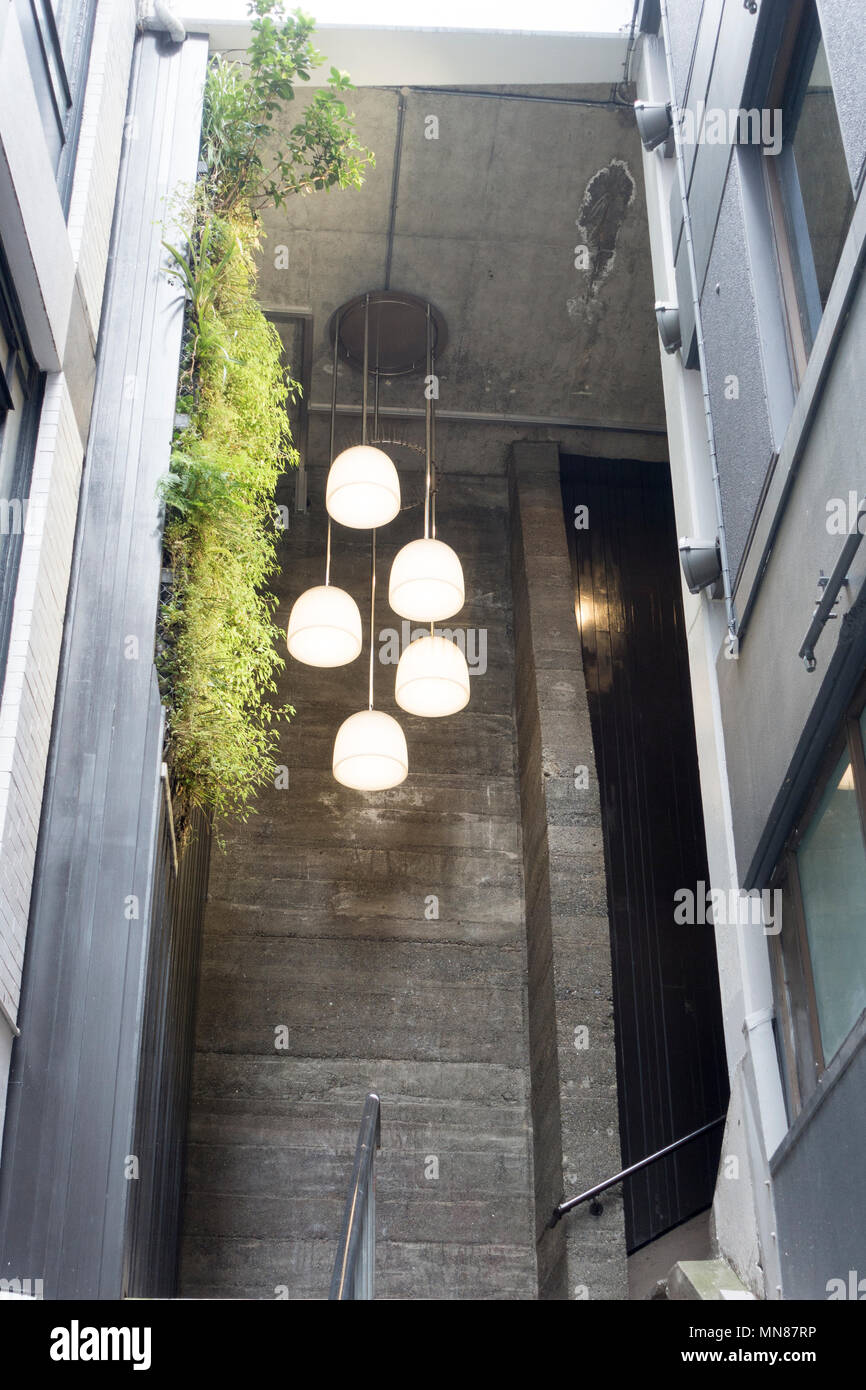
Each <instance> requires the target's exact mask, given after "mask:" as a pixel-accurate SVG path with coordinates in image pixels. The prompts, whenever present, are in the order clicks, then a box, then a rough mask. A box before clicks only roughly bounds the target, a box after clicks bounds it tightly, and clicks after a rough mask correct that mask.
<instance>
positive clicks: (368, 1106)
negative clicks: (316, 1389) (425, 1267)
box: [328, 1091, 382, 1302]
mask: <svg viewBox="0 0 866 1390" xmlns="http://www.w3.org/2000/svg"><path fill="white" fill-rule="evenodd" d="M381 1137H382V1118H381V1106H380V1102H379V1097H378V1096H377V1095H376V1093H375V1091H371V1092H370V1094H369V1095H368V1096H367V1099H366V1100H365V1102H364V1112H363V1114H362V1116H361V1127H360V1130H359V1132H358V1143H357V1146H356V1148H355V1161H354V1164H353V1166H352V1180H351V1183H350V1184H349V1194H348V1196H347V1198H346V1206H345V1210H344V1212H343V1223H342V1226H341V1228H340V1238H339V1241H338V1242H337V1255H336V1258H335V1260H334V1272H333V1275H332V1277H331V1291H330V1293H329V1295H328V1299H329V1301H331V1300H335V1301H339V1302H345V1301H349V1300H353V1299H372V1298H373V1297H374V1295H375V1274H376V1173H375V1165H376V1150H377V1149H378V1148H379V1147H380V1145H381Z"/></svg>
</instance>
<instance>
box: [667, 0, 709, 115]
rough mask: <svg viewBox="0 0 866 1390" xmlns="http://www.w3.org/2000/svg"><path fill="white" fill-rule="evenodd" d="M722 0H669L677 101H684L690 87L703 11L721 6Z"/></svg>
mask: <svg viewBox="0 0 866 1390" xmlns="http://www.w3.org/2000/svg"><path fill="white" fill-rule="evenodd" d="M721 3H722V0H668V14H669V16H670V26H671V56H672V58H673V65H674V81H675V83H676V88H677V101H678V102H680V103H682V102H683V101H684V100H685V98H686V94H687V91H688V87H689V77H690V75H691V69H692V56H693V54H694V49H695V39H696V38H697V35H698V26H699V25H700V24H701V23H702V18H701V16H702V12H703V10H704V9H706V8H707V7H709V8H710V9H715V8H718V7H720V5H721Z"/></svg>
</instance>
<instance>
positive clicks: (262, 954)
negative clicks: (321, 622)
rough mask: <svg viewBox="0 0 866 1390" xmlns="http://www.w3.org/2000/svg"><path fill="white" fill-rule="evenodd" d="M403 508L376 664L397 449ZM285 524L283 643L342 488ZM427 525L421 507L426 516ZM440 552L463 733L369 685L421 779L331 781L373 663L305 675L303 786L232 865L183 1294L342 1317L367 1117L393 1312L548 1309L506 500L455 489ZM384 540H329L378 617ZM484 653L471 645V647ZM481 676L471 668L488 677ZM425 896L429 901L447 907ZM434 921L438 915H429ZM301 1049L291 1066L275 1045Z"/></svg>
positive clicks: (388, 680) (297, 693)
mask: <svg viewBox="0 0 866 1390" xmlns="http://www.w3.org/2000/svg"><path fill="white" fill-rule="evenodd" d="M394 453H395V456H396V458H397V461H398V466H399V468H400V470H401V475H402V478H403V500H404V506H406V505H407V504H408V509H407V510H405V511H403V512H402V513H401V514H400V516H399V517H398V518H397V520H396V521H394V522H393V523H392V524H391V525H390V526H389V527H387V528H386V529H383V530H382V531H381V532H380V533H379V537H378V561H379V591H378V592H379V597H378V605H377V621H376V631H377V642H376V648H377V653H379V652H380V651H383V652H384V654H385V655H386V656H388V655H389V654H390V653H389V645H390V638H389V635H388V631H387V630H388V629H396V631H397V632H398V633H399V632H400V629H401V620H400V619H398V618H397V616H396V615H395V614H393V613H392V612H391V610H390V609H389V607H388V603H387V577H388V573H389V569H390V563H391V559H392V557H393V555H394V554H395V553H396V550H397V548H398V547H399V546H400V545H401V544H403V543H405V542H406V541H408V540H409V539H411V538H413V537H414V536H416V535H418V534H419V530H420V527H421V524H422V518H421V509H420V506H419V505H418V503H419V502H420V497H421V485H422V474H421V473H420V471H419V465H420V460H419V458H418V455H417V454H410V453H408V451H405V450H404V451H399V450H395V451H394ZM310 482H311V486H310V498H311V507H310V511H309V513H308V515H307V516H306V517H302V518H298V519H293V522H292V529H291V531H290V532H289V534H288V536H287V539H286V550H285V564H284V568H283V571H282V574H281V575H280V577H279V579H278V581H277V593H278V596H279V600H280V606H279V614H278V617H279V621H280V623H281V624H282V625H285V623H286V622H287V621H288V615H289V610H290V607H291V604H292V602H293V601H294V599H295V598H296V597H297V596H298V594H299V593H300V592H301V591H302V590H304V589H306V588H308V587H309V586H311V585H313V584H318V583H321V582H322V575H323V557H324V542H325V514H324V508H323V505H322V498H323V491H324V474H323V472H322V470H321V468H317V469H315V470H314V471H313V472H312V473H311V479H310ZM413 504H414V505H413ZM439 534H440V536H442V538H443V539H447V540H448V542H449V544H452V545H453V546H454V547H455V548H456V550H457V551H458V553H459V554H460V556H461V558H462V561H463V567H464V573H465V577H466V585H467V600H466V605H465V607H464V609H463V610H462V612H461V613H460V614H459V615H458V617H457V618H455V619H454V620H453V623H448V624H446V626H459V627H461V628H468V629H471V630H472V631H473V632H474V633H475V634H476V635H477V638H478V641H479V646H477V647H475V648H474V650H475V651H476V652H482V651H484V650H485V648H486V670H484V672H483V673H482V672H481V669H480V666H481V663H478V665H479V673H478V674H477V675H475V676H472V678H471V683H472V694H471V700H470V704H469V706H468V708H467V709H466V710H465V711H464V712H463V713H461V714H459V715H456V716H454V717H452V718H450V719H446V720H420V719H417V718H413V717H411V716H408V715H403V714H401V712H400V711H399V710H397V708H396V706H395V704H394V698H393V686H394V674H395V666H394V665H393V664H383V663H382V662H381V661H380V660H378V659H377V661H376V669H375V676H376V704H377V707H380V708H383V709H385V710H388V711H389V712H392V713H395V714H396V715H397V716H398V717H399V718H400V722H401V724H402V725H403V727H404V729H405V732H406V736H407V740H408V745H409V759H410V767H409V777H408V779H407V780H406V781H405V782H404V783H403V785H402V786H400V787H398V788H396V789H394V790H392V791H389V792H381V793H377V794H372V793H371V794H364V793H359V792H353V791H349V790H347V789H346V788H344V787H341V786H340V785H339V784H338V783H337V782H336V781H335V780H334V779H333V776H332V773H331V755H332V750H333V741H334V737H335V735H336V732H337V728H338V727H339V724H340V722H341V720H342V719H344V718H346V717H347V716H348V715H349V714H351V713H352V712H353V711H354V710H356V709H359V708H363V707H365V705H366V690H367V652H368V650H369V649H368V648H367V647H365V652H364V654H363V655H362V657H360V658H358V660H357V661H356V662H354V663H353V664H352V665H350V666H348V667H345V668H340V669H338V670H334V671H326V670H318V669H314V668H312V667H305V666H302V665H299V664H297V663H294V662H291V661H290V662H289V665H288V668H287V670H286V671H285V672H284V674H283V675H282V676H281V678H280V682H279V685H280V696H281V697H282V698H284V699H286V698H288V699H290V700H291V701H292V702H293V703H294V704H295V706H296V708H297V715H296V717H295V719H294V720H293V721H292V723H291V725H290V726H289V727H288V729H286V731H285V732H284V734H283V736H282V742H281V748H282V758H281V760H282V762H283V763H284V764H285V766H286V768H287V777H288V786H287V787H279V788H277V787H274V788H270V789H267V790H266V791H264V792H263V793H262V794H261V796H260V797H259V799H258V803H257V813H256V814H255V815H254V816H253V817H252V818H251V819H250V821H249V823H248V824H247V825H245V826H243V825H241V826H236V827H234V828H232V829H231V830H230V831H229V832H227V835H226V852H225V854H224V855H221V854H220V853H219V852H218V851H216V852H215V854H214V858H213V861H212V868H211V879H210V891H209V900H208V906H207V913H206V919H205V933H204V959H203V969H202V979H201V995H200V1004H199V1015H198V1024H197V1041H196V1049H197V1050H196V1059H195V1070H194V1080H193V1103H192V1113H191V1122H190V1134H189V1140H190V1148H189V1153H190V1159H189V1171H188V1196H187V1205H186V1221H185V1245H184V1259H183V1269H182V1291H183V1293H184V1294H185V1295H187V1296H206V1295H212V1294H216V1293H219V1294H220V1295H224V1296H235V1297H238V1296H242V1297H252V1298H274V1297H275V1296H278V1294H277V1290H279V1289H280V1288H281V1287H286V1288H287V1289H288V1296H289V1297H290V1298H292V1299H304V1298H312V1299H316V1298H323V1297H325V1296H326V1294H327V1289H328V1284H329V1280H330V1269H331V1264H332V1262H333V1258H334V1251H335V1245H336V1237H337V1232H338V1229H339V1224H340V1218H341V1213H342V1205H343V1202H344V1200H345V1193H346V1189H347V1185H348V1180H349V1175H350V1171H351V1158H352V1152H353V1149H354V1143H355V1139H356V1136H357V1126H358V1123H359V1120H360V1113H361V1107H362V1103H363V1098H364V1095H365V1093H366V1091H367V1090H368V1089H375V1090H376V1091H378V1092H379V1094H380V1096H381V1099H382V1151H381V1154H380V1158H379V1164H378V1196H377V1202H378V1231H379V1245H378V1251H377V1262H378V1271H379V1276H378V1296H379V1297H380V1298H385V1299H413V1300H414V1299H421V1300H423V1299H453V1298H460V1299H501V1298H506V1299H515V1298H516V1299H520V1298H533V1297H534V1296H535V1290H536V1279H535V1253H534V1239H533V1213H532V1199H531V1192H532V1177H531V1174H532V1154H531V1135H530V1115H529V1101H528V1084H529V1077H528V1069H527V1065H526V1028H527V1018H526V945H525V939H524V932H523V887H522V855H521V831H520V810H519V801H518V787H517V773H516V746H515V744H516V740H515V728H514V720H513V716H512V699H513V696H512V685H513V648H512V612H511V599H510V578H509V556H508V540H507V493H506V485H505V478H504V475H503V471H502V469H501V468H500V470H499V472H498V473H497V474H495V475H492V474H486V475H484V474H481V475H471V476H470V475H466V474H461V473H459V472H458V471H456V470H455V471H450V470H449V472H448V476H447V480H443V487H442V493H441V496H440V504H439ZM369 544H370V536H369V533H366V532H350V531H346V530H344V529H342V528H335V533H334V540H333V545H334V549H333V562H332V582H334V583H337V584H339V585H341V586H343V587H346V588H348V589H349V591H350V592H351V593H353V594H354V595H355V596H356V598H357V600H358V602H359V606H360V608H361V612H362V616H366V615H368V614H369V601H368V600H367V599H365V597H364V593H365V589H366V587H367V584H368V574H369V563H370V560H369ZM469 651H470V653H471V652H472V651H473V647H472V645H471V643H470V646H469ZM471 664H472V663H471V661H470V669H471ZM431 895H432V896H431ZM434 898H435V901H434ZM282 1025H284V1026H285V1027H286V1028H287V1029H288V1038H287V1043H286V1045H285V1046H284V1047H280V1045H279V1040H278V1037H277V1034H276V1032H275V1030H277V1029H278V1028H279V1027H280V1026H282Z"/></svg>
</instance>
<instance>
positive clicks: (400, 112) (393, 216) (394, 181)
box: [384, 90, 406, 290]
mask: <svg viewBox="0 0 866 1390" xmlns="http://www.w3.org/2000/svg"><path fill="white" fill-rule="evenodd" d="M405 120H406V93H405V90H403V91H401V92H400V97H399V101H398V105H397V138H396V140H395V141H394V173H393V175H392V176H391V210H390V212H389V214H388V254H387V256H386V257H385V284H384V288H385V289H386V290H389V289H390V288H391V260H392V258H393V255H394V228H395V225H396V222H397V187H398V185H399V182H400V161H401V159H402V157H403V125H404V123H405Z"/></svg>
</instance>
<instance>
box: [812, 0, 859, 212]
mask: <svg viewBox="0 0 866 1390" xmlns="http://www.w3.org/2000/svg"><path fill="white" fill-rule="evenodd" d="M818 13H819V15H820V17H821V32H822V34H823V36H824V47H825V49H826V50H827V62H828V63H829V65H830V76H831V78H832V81H833V94H834V96H835V98H836V109H837V111H838V113H839V124H840V126H841V128H842V140H843V142H844V145H845V155H846V158H847V160H848V169H849V172H850V174H851V182H852V184H854V186H855V188H859V186H860V183H861V181H862V179H863V174H864V166H866V102H864V100H863V70H864V68H866V24H864V12H863V5H862V0H818Z"/></svg>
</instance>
